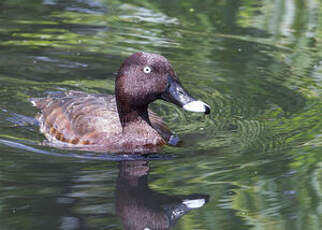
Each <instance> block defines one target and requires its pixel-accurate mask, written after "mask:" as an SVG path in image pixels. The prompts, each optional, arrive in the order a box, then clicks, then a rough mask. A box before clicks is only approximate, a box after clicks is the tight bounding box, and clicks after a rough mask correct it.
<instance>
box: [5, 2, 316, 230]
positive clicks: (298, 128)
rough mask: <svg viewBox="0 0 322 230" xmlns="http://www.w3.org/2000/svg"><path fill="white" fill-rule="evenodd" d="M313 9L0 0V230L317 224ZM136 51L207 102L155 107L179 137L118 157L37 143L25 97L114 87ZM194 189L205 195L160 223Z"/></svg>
mask: <svg viewBox="0 0 322 230" xmlns="http://www.w3.org/2000/svg"><path fill="white" fill-rule="evenodd" d="M321 14H322V6H321V3H320V1H314V0H275V1H272V0H259V1H255V0H253V1H251V0H244V1H241V0H219V1H210V0H204V1H197V0H189V1H188V0H182V1H180V0H179V1H173V0H162V1H161V0H159V1H148V0H134V1H117V0H111V1H107V0H72V1H62V0H28V1H25V0H1V1H0V229H1V230H7V229H8V230H11V229H19V230H24V229H33V230H35V229H63V230H72V229H126V228H127V227H122V226H126V225H127V224H129V225H131V224H132V225H135V224H136V225H135V226H136V227H134V228H133V229H144V227H149V228H151V229H153V227H151V226H152V225H151V226H148V224H151V223H150V222H158V221H159V222H160V223H159V224H161V222H162V221H163V220H166V221H168V222H167V224H168V225H172V227H171V228H172V229H185V230H186V229H274V230H275V229H292V230H293V229H322V163H321V159H322V157H321V154H322V121H321V114H322V95H321V94H322V17H321ZM142 50H143V51H149V52H155V53H159V54H162V55H164V56H166V57H167V58H168V59H169V60H170V62H171V63H172V65H173V66H174V68H175V70H176V72H177V74H178V76H179V77H180V79H181V81H182V83H183V84H184V86H185V88H187V89H189V91H190V92H191V94H193V95H194V96H196V97H198V98H201V99H202V100H204V101H206V102H207V103H208V104H210V105H211V107H212V113H211V114H210V116H204V115H201V114H192V113H189V112H184V111H182V110H181V109H180V108H177V107H175V106H173V105H169V104H166V103H163V102H156V103H154V104H153V105H152V106H151V107H152V109H153V110H154V111H155V112H157V113H158V114H159V115H161V116H162V117H163V119H164V120H166V122H167V123H168V124H169V126H170V127H171V129H173V130H174V131H175V132H176V133H177V134H178V135H179V136H180V137H181V139H182V140H183V141H184V142H183V144H182V146H181V147H177V148H174V147H165V148H164V149H163V151H162V153H160V155H161V156H165V157H161V158H165V159H162V160H153V161H150V162H143V161H131V162H117V161H107V160H104V159H103V160H102V159H101V158H104V156H103V157H102V156H100V155H94V154H92V153H86V154H84V153H78V152H73V151H62V150H57V149H54V148H49V147H44V146H41V145H40V143H41V142H42V141H43V140H44V137H43V136H42V135H41V134H40V133H39V131H38V127H37V126H34V125H31V124H30V121H32V120H31V119H30V117H33V116H34V115H35V114H36V113H37V111H36V109H35V108H33V107H32V106H31V104H30V103H29V102H28V99H29V98H30V97H40V96H45V95H48V94H50V93H55V92H59V91H63V90H68V89H77V90H82V91H87V92H99V93H104V92H108V93H113V89H114V76H115V72H116V71H117V70H118V68H119V66H120V63H121V62H122V61H123V60H124V58H125V57H126V56H128V55H129V54H131V53H133V52H136V51H142ZM64 156H66V157H64ZM95 157H96V158H99V159H101V160H93V159H90V158H95ZM112 158H113V157H112ZM113 159H115V158H113ZM191 194H195V195H194V196H197V197H204V198H205V199H208V198H209V200H208V202H207V203H206V204H204V205H203V206H202V207H200V208H197V209H194V210H191V211H190V212H188V213H187V214H186V215H184V216H183V217H181V218H180V219H179V220H178V221H177V222H176V223H174V222H171V221H169V210H170V209H171V208H169V207H170V206H169V203H170V204H172V203H173V202H174V203H175V202H176V201H175V200H176V199H180V197H181V198H182V195H184V197H186V196H190V195H191ZM179 195H180V196H179ZM162 202H163V203H162ZM171 202H172V203H171ZM165 203H166V204H165ZM167 210H168V211H167ZM137 222H139V223H137ZM139 224H143V225H142V226H139ZM144 224H145V225H144ZM154 224H155V223H154ZM167 224H164V225H162V226H164V229H166V228H167V227H166V226H168V225H167ZM155 228H156V227H155ZM129 229H130V228H129ZM159 229H161V227H160V228H159Z"/></svg>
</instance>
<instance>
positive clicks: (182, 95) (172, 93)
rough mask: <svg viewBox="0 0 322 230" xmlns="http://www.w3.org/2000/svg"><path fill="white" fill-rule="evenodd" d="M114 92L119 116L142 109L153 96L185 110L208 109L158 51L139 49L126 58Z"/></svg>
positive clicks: (153, 98)
mask: <svg viewBox="0 0 322 230" xmlns="http://www.w3.org/2000/svg"><path fill="white" fill-rule="evenodd" d="M115 94H116V101H117V106H118V111H119V114H120V116H122V114H126V113H130V112H132V111H134V110H135V111H139V112H140V111H141V112H144V111H146V110H147V106H148V104H149V103H151V102H152V101H154V100H156V99H163V100H165V101H168V102H172V103H174V104H176V105H178V106H181V107H183V108H184V109H186V110H188V111H193V112H204V113H209V112H210V107H209V106H208V105H207V104H205V103H203V102H201V101H197V100H195V99H194V98H192V97H191V96H190V95H189V94H188V92H187V91H186V90H185V89H184V88H183V87H182V86H181V84H180V81H179V79H178V78H177V76H176V74H175V72H174V70H173V68H172V66H171V64H170V63H169V62H168V60H167V59H166V58H165V57H163V56H161V55H158V54H152V53H144V52H138V53H135V54H133V55H131V56H129V57H128V58H127V59H125V61H124V62H123V64H122V66H121V67H120V70H119V72H118V75H117V78H116V83H115Z"/></svg>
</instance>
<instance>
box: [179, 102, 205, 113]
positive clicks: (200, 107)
mask: <svg viewBox="0 0 322 230" xmlns="http://www.w3.org/2000/svg"><path fill="white" fill-rule="evenodd" d="M207 107H208V108H210V106H209V105H207V104H206V103H204V102H202V101H192V102H189V103H188V104H185V105H184V106H183V107H182V108H183V109H184V110H187V111H190V112H199V113H204V112H206V109H207Z"/></svg>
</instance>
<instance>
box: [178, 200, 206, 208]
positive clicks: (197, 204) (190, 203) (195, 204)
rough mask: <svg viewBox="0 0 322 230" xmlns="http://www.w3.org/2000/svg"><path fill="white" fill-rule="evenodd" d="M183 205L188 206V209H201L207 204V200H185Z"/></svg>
mask: <svg viewBox="0 0 322 230" xmlns="http://www.w3.org/2000/svg"><path fill="white" fill-rule="evenodd" d="M182 203H183V204H184V205H186V206H187V207H188V208H200V207H202V206H203V205H204V204H205V203H206V200H205V199H196V200H184V201H183V202H182Z"/></svg>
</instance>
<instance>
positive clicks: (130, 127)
mask: <svg viewBox="0 0 322 230" xmlns="http://www.w3.org/2000/svg"><path fill="white" fill-rule="evenodd" d="M157 99H161V100H164V101H167V102H169V103H172V104H175V105H177V106H179V107H181V108H183V109H184V110H187V111H190V112H199V113H204V114H209V113H210V106H209V105H208V104H206V103H204V102H202V101H200V100H196V99H195V98H194V97H192V96H191V95H190V94H189V93H188V91H187V90H185V89H184V88H183V86H182V84H181V83H180V80H179V78H178V77H177V75H176V73H175V71H174V70H173V67H172V65H171V64H170V63H169V61H168V60H167V58H165V57H164V56H162V55H159V54H154V53H147V52H137V53H134V54H132V55H130V56H129V57H127V58H126V59H125V60H124V62H123V63H122V65H121V66H120V68H119V70H118V73H117V76H116V79H115V95H109V94H89V93H86V92H82V91H74V90H70V91H64V92H61V93H60V94H57V95H54V96H53V95H48V96H47V97H43V98H31V99H30V101H31V103H32V104H33V105H34V106H35V107H37V108H38V109H39V110H40V111H39V113H38V114H37V115H36V119H37V121H38V123H39V127H40V132H41V133H43V134H44V136H45V137H46V139H47V140H46V141H45V142H44V143H45V144H46V145H50V146H54V147H58V148H64V149H70V148H71V149H75V150H84V151H94V152H111V153H149V152H159V151H160V148H161V146H163V145H166V144H168V145H177V143H178V142H179V138H178V137H177V136H176V135H175V134H174V133H173V132H172V131H171V130H170V129H169V128H168V126H167V125H166V123H165V122H164V121H163V120H162V119H161V118H160V117H159V116H158V115H157V114H156V113H154V112H152V111H151V110H150V109H149V108H148V106H149V104H150V103H151V102H153V101H155V100H157Z"/></svg>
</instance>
